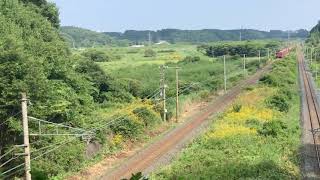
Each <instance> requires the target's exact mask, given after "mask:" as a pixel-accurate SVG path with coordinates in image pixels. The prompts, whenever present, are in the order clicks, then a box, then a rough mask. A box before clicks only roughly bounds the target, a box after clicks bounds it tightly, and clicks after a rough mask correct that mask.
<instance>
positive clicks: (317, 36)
mask: <svg viewBox="0 0 320 180" xmlns="http://www.w3.org/2000/svg"><path fill="white" fill-rule="evenodd" d="M307 43H308V44H310V45H311V46H315V47H318V46H319V43H320V21H318V24H317V25H315V26H314V27H313V28H312V29H311V31H310V35H309V37H308V39H307Z"/></svg>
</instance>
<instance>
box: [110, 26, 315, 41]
mask: <svg viewBox="0 0 320 180" xmlns="http://www.w3.org/2000/svg"><path fill="white" fill-rule="evenodd" d="M240 32H241V34H242V39H243V40H250V39H273V38H277V39H286V38H287V37H288V32H287V31H281V30H271V31H259V30H254V29H243V30H240V29H236V30H219V29H203V30H179V29H162V30H158V31H136V30H127V31H125V32H124V33H120V32H105V33H104V34H106V35H108V36H111V37H114V38H117V39H127V40H130V41H132V42H135V43H141V42H147V41H148V39H149V33H150V34H151V37H152V41H153V42H158V41H160V40H164V41H168V42H171V43H176V42H193V43H200V42H211V41H226V40H230V41H234V40H239V37H240ZM308 34H309V32H308V31H307V30H304V29H300V30H297V31H292V32H290V37H291V38H307V37H308Z"/></svg>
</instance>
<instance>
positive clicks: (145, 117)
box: [133, 107, 161, 127]
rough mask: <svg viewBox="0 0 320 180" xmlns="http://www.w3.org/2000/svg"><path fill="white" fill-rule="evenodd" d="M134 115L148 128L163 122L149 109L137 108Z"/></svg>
mask: <svg viewBox="0 0 320 180" xmlns="http://www.w3.org/2000/svg"><path fill="white" fill-rule="evenodd" d="M133 113H134V114H135V115H136V116H138V117H139V118H140V119H141V120H142V121H143V122H144V126H146V127H152V126H154V125H155V124H157V123H159V122H160V121H161V119H160V117H159V116H158V115H157V114H155V113H154V112H153V111H152V110H150V109H148V108H147V107H140V108H136V109H135V110H133Z"/></svg>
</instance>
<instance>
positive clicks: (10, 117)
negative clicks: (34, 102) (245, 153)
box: [0, 111, 21, 126]
mask: <svg viewBox="0 0 320 180" xmlns="http://www.w3.org/2000/svg"><path fill="white" fill-rule="evenodd" d="M20 113H21V111H18V112H17V113H15V114H14V115H12V116H10V117H9V118H7V119H6V120H4V121H3V122H2V123H1V124H0V126H2V125H4V124H5V123H6V122H8V121H9V120H10V119H11V118H13V117H16V116H17V115H18V114H20Z"/></svg>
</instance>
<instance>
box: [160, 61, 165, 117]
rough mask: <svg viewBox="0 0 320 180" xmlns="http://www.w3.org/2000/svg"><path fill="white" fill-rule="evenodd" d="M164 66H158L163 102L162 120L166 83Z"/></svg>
mask: <svg viewBox="0 0 320 180" xmlns="http://www.w3.org/2000/svg"><path fill="white" fill-rule="evenodd" d="M165 68H166V67H165V66H164V65H162V66H160V90H161V92H160V96H161V97H162V101H163V102H162V103H163V120H164V121H166V114H167V109H166V86H167V85H166V84H165Z"/></svg>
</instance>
